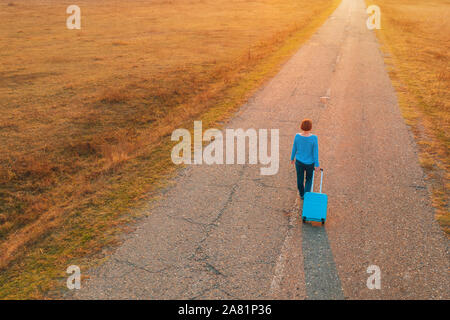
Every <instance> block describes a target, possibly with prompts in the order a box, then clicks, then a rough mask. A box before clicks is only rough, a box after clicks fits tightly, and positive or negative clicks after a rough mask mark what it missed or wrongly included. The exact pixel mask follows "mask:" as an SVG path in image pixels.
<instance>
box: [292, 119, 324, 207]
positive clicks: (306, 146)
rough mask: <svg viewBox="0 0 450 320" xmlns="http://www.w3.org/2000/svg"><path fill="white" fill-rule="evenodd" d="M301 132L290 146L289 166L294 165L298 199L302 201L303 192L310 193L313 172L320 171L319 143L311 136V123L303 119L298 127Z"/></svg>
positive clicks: (314, 136)
mask: <svg viewBox="0 0 450 320" xmlns="http://www.w3.org/2000/svg"><path fill="white" fill-rule="evenodd" d="M300 128H301V130H302V132H301V133H297V134H296V135H295V138H294V145H293V146H292V154H291V164H294V160H295V169H296V170H297V188H298V192H299V193H300V198H301V199H302V200H303V197H304V196H305V192H310V191H311V182H312V176H313V172H314V168H315V169H316V170H319V169H320V166H319V143H318V141H317V136H316V135H314V134H311V129H312V121H311V120H309V119H305V120H303V121H302V124H301V126H300ZM305 172H306V183H305V186H303V180H304V177H305Z"/></svg>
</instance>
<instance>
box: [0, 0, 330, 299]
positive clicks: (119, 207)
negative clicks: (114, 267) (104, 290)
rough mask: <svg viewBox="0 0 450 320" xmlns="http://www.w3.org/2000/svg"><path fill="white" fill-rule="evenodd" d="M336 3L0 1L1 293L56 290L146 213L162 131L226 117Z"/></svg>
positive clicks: (169, 171) (160, 176)
mask: <svg viewBox="0 0 450 320" xmlns="http://www.w3.org/2000/svg"><path fill="white" fill-rule="evenodd" d="M338 3H339V0H315V1H310V0H254V1H245V0H201V1H200V0H171V1H167V0H154V1H139V0H131V1H115V2H114V4H111V2H110V1H106V0H98V1H87V0H80V1H78V2H77V5H78V6H79V7H80V8H81V30H68V29H67V28H66V26H65V19H66V18H67V17H68V15H67V14H66V12H65V11H66V8H67V7H68V6H69V5H71V4H72V3H71V2H70V1H58V2H55V1H38V0H8V1H3V0H0V8H1V9H0V47H1V48H2V49H1V51H0V101H1V103H0V298H1V299H11V298H42V297H44V298H51V297H58V296H60V295H61V294H62V293H63V292H64V284H65V279H66V277H67V275H66V273H65V270H66V268H67V267H68V266H69V265H71V264H76V265H79V266H80V267H81V268H82V270H86V268H88V267H90V266H93V265H95V264H97V263H99V262H100V261H101V260H102V258H103V257H104V256H105V253H107V252H108V250H109V248H112V247H114V245H117V243H119V242H120V239H121V237H120V235H121V234H123V233H124V232H126V231H129V230H131V229H132V226H133V224H132V222H134V221H136V219H138V218H139V217H142V216H145V215H146V214H151V211H150V210H148V209H142V208H143V207H145V208H148V204H151V202H152V201H153V200H154V199H155V197H156V193H155V192H154V191H155V190H160V188H163V187H164V186H166V185H167V182H168V181H170V179H169V178H170V177H172V176H173V175H174V174H175V172H176V171H175V169H176V168H175V167H174V165H172V163H171V161H170V149H171V146H172V144H171V142H170V135H171V132H172V131H173V130H174V129H176V128H180V127H186V128H191V127H192V123H193V120H198V119H202V120H203V127H204V128H205V129H206V128H207V127H208V126H220V124H221V123H223V121H225V120H226V119H227V117H229V116H230V115H231V114H232V112H233V111H235V110H236V108H237V107H238V106H239V105H240V104H241V103H243V102H244V101H245V99H246V98H248V97H249V96H250V94H251V93H252V92H254V90H255V89H256V88H258V87H259V86H260V85H261V84H262V83H263V81H264V80H265V79H267V78H268V77H270V76H272V75H274V74H275V72H276V71H277V70H278V68H279V66H280V65H281V64H282V63H283V62H284V61H286V59H287V58H288V57H289V56H290V55H291V54H292V53H293V52H295V50H296V49H298V47H299V46H300V45H301V43H302V42H304V41H305V40H306V39H307V38H308V37H309V36H310V35H311V34H312V33H313V32H314V31H315V29H316V28H317V27H319V26H320V25H321V24H322V23H323V21H324V20H325V19H326V18H327V16H328V15H329V14H330V13H331V12H332V11H333V10H334V9H335V8H336V7H337V5H338Z"/></svg>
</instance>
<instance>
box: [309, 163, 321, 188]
mask: <svg viewBox="0 0 450 320" xmlns="http://www.w3.org/2000/svg"><path fill="white" fill-rule="evenodd" d="M315 171H316V170H314V171H313V175H312V181H311V192H313V191H314V173H315ZM322 182H323V168H320V191H319V192H320V193H322Z"/></svg>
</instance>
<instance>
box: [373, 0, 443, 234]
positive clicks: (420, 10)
mask: <svg viewBox="0 0 450 320" xmlns="http://www.w3.org/2000/svg"><path fill="white" fill-rule="evenodd" d="M368 3H369V4H372V3H374V4H376V5H378V6H379V7H380V9H381V30H379V31H378V32H377V35H378V36H379V38H380V39H381V42H382V44H383V45H384V50H385V51H386V52H387V53H388V54H389V55H390V57H389V56H388V57H387V58H386V62H387V63H388V65H390V67H391V69H390V76H391V79H392V80H393V84H394V86H395V87H396V90H397V92H398V97H399V102H400V106H401V109H402V112H403V115H404V117H405V118H406V119H407V122H408V124H409V125H410V126H411V128H412V129H413V132H414V134H415V137H416V141H417V142H418V144H419V147H420V160H421V164H422V166H423V168H424V169H425V171H426V173H427V175H428V177H429V180H430V182H431V185H432V192H433V204H434V206H435V208H436V212H437V218H438V220H439V222H440V223H441V226H442V227H443V229H444V230H445V231H446V232H447V234H450V212H449V198H450V183H449V181H450V21H449V17H450V1H448V0H396V1H388V0H375V1H368Z"/></svg>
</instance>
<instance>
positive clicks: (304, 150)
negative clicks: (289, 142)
mask: <svg viewBox="0 0 450 320" xmlns="http://www.w3.org/2000/svg"><path fill="white" fill-rule="evenodd" d="M294 159H297V160H298V161H300V162H302V163H304V164H312V163H314V166H315V167H320V166H319V142H318V140H317V136H316V135H314V134H312V135H310V136H309V137H304V136H302V135H300V134H299V133H297V134H296V135H295V138H294V145H293V146H292V153H291V160H294Z"/></svg>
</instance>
